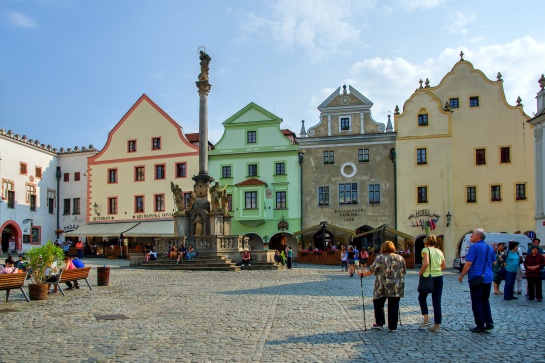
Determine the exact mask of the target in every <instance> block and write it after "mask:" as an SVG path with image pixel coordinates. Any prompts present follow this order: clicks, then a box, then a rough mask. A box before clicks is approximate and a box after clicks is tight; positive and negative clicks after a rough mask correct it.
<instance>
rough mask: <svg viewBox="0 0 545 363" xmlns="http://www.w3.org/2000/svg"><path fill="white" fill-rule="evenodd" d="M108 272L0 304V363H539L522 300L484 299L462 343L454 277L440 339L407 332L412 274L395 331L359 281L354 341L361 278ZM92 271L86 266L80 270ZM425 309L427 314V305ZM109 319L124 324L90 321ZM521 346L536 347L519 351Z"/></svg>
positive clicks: (538, 329) (464, 313)
mask: <svg viewBox="0 0 545 363" xmlns="http://www.w3.org/2000/svg"><path fill="white" fill-rule="evenodd" d="M112 262H113V261H111V260H108V261H107V264H108V265H110V266H111V267H112V269H111V275H110V286H107V287H102V286H96V280H97V277H96V268H93V269H92V271H91V275H90V279H89V280H90V282H91V285H92V287H93V290H92V291H90V290H89V289H88V288H87V287H86V286H85V284H81V289H79V290H70V291H67V292H66V294H67V296H66V297H62V295H60V293H58V294H56V295H50V296H49V298H48V300H45V301H31V302H30V303H27V302H25V301H24V298H23V296H22V294H21V293H20V291H12V293H11V297H10V302H9V303H3V304H2V306H0V312H1V313H2V314H0V317H2V318H3V319H2V320H1V321H2V322H3V323H2V328H1V329H0V338H1V341H2V346H3V354H2V356H1V358H0V361H17V362H394V361H404V362H479V361H480V362H492V361H496V362H497V361H501V362H542V361H544V355H543V349H542V348H543V343H542V341H543V340H542V334H543V333H544V332H545V329H544V319H543V306H544V305H543V304H540V303H537V302H528V301H526V300H525V299H524V295H522V298H521V299H520V300H517V301H504V300H503V298H502V296H496V295H492V296H491V305H492V310H493V317H494V320H495V326H496V328H495V329H494V330H493V331H491V332H487V333H485V334H475V333H471V332H469V331H468V329H469V328H470V327H472V326H473V317H472V314H471V305H470V300H469V289H468V286H467V283H466V282H464V283H463V284H460V283H459V282H458V281H457V277H458V273H457V272H456V271H453V270H449V271H447V272H446V275H445V290H444V293H443V311H444V314H443V327H442V331H441V332H439V333H433V332H429V331H427V330H418V329H417V324H418V323H419V322H420V320H421V316H420V310H419V307H418V301H417V293H416V284H417V277H418V275H417V271H416V270H411V271H410V272H409V273H408V275H407V279H406V281H407V283H406V285H407V286H406V295H405V298H404V299H402V300H401V324H402V325H401V326H400V327H399V330H398V332H397V333H389V332H388V331H376V330H370V329H369V328H370V326H371V325H372V324H373V322H374V318H373V309H372V301H371V293H372V285H373V281H374V278H372V277H371V278H365V279H363V292H364V295H365V314H366V325H367V331H365V329H364V319H363V311H362V297H361V291H362V290H361V285H360V279H359V277H353V278H349V277H348V276H347V275H346V273H342V272H340V268H338V267H333V266H326V267H322V266H311V265H300V266H298V265H296V266H295V268H294V269H292V270H281V271H242V272H187V271H150V270H139V269H133V268H129V267H123V266H112ZM102 263H103V261H101V260H98V259H97V260H88V265H91V266H98V265H102ZM114 263H115V262H114ZM121 263H123V262H121ZM524 284H526V282H524ZM2 297H3V295H2ZM428 300H431V298H428ZM429 305H430V313H431V311H432V309H431V301H429ZM10 310H13V311H10ZM113 314H123V315H126V316H127V317H128V319H123V320H97V319H96V316H100V315H113ZM536 321H537V323H536ZM529 342H534V343H536V346H535V347H533V349H531V350H530V351H528V347H529V345H528V343H529ZM537 344H539V345H540V347H539V348H538V345H537ZM502 352H503V353H505V352H507V354H503V353H502ZM500 356H501V358H500ZM8 357H9V359H8Z"/></svg>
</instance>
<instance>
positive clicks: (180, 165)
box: [85, 94, 199, 243]
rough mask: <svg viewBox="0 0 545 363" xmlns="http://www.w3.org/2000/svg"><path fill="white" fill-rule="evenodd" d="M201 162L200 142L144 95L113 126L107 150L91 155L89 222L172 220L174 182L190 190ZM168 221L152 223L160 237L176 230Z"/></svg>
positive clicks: (187, 190)
mask: <svg viewBox="0 0 545 363" xmlns="http://www.w3.org/2000/svg"><path fill="white" fill-rule="evenodd" d="M198 165H199V161H198V147H197V146H195V145H193V144H192V143H191V142H189V141H188V140H187V138H186V137H185V135H184V134H183V131H182V128H181V127H180V125H178V124H177V123H176V122H175V121H174V120H173V119H172V118H171V117H170V116H169V115H167V114H166V113H165V112H164V111H163V110H162V109H161V108H159V106H157V105H156V104H155V103H154V102H153V101H152V100H151V99H150V98H149V97H148V96H146V95H145V94H144V95H142V96H141V97H140V98H139V99H138V101H137V102H136V103H135V104H134V106H132V107H131V109H130V110H129V111H128V112H127V114H126V115H125V116H124V117H123V118H122V119H121V120H120V121H119V122H118V123H117V125H116V126H115V127H114V128H113V129H112V130H111V131H110V133H109V134H108V140H107V142H106V145H105V146H104V148H103V149H102V151H101V152H100V153H99V154H97V155H96V156H94V157H92V158H89V163H88V169H89V170H88V175H89V179H88V181H89V182H88V188H87V189H88V193H89V199H88V203H87V205H86V206H85V213H86V216H87V221H88V223H90V224H94V223H101V224H104V223H128V222H134V223H139V222H158V221H169V222H170V221H172V220H173V218H172V214H173V210H174V201H173V196H172V192H171V182H172V183H174V185H178V186H179V187H180V188H181V189H182V190H183V191H184V192H185V193H189V191H191V190H193V180H192V179H191V177H192V176H193V175H195V174H197V173H198ZM163 225H164V226H165V227H164V229H165V230H164V231H159V230H157V228H154V227H153V225H150V229H151V230H154V231H157V233H158V234H159V235H160V237H168V236H169V235H170V236H172V235H173V233H174V230H173V229H174V227H173V225H174V223H173V222H170V223H163ZM127 226H128V227H132V226H129V225H127ZM155 226H157V224H156V225H155ZM121 229H123V228H121ZM121 229H119V232H123V231H121ZM135 230H138V229H135ZM133 232H134V230H133ZM99 234H100V231H97V232H96V233H94V232H93V233H92V235H99ZM127 234H130V233H127ZM152 234H153V233H151V234H146V237H149V238H152V237H153V236H152ZM133 237H136V238H137V237H139V236H138V235H134V236H133ZM133 242H136V241H135V240H133ZM139 242H141V243H144V242H146V243H147V242H151V240H146V241H139Z"/></svg>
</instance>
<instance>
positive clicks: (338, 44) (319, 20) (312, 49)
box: [241, 0, 376, 60]
mask: <svg viewBox="0 0 545 363" xmlns="http://www.w3.org/2000/svg"><path fill="white" fill-rule="evenodd" d="M375 3H376V1H375V0H368V1H351V0H341V1H329V0H299V1H292V0H278V1H277V2H276V3H274V5H272V6H271V11H270V15H257V14H253V13H250V14H246V17H245V19H244V21H243V22H242V23H241V28H242V30H243V32H244V35H245V37H244V38H246V40H247V38H248V37H249V36H255V35H258V36H261V37H264V38H265V39H267V38H272V39H273V40H274V42H275V43H276V46H278V47H280V48H283V49H292V48H297V47H300V48H303V49H304V50H305V51H306V52H308V53H309V55H310V59H311V60H317V59H319V58H321V57H322V56H323V55H324V54H327V53H331V52H334V51H335V50H339V49H342V48H343V46H345V45H346V44H350V43H354V42H356V41H357V40H358V38H359V35H360V30H359V28H360V27H361V26H356V24H358V23H359V24H361V22H362V17H358V16H357V13H359V12H360V11H362V10H365V9H370V8H373V7H374V6H375Z"/></svg>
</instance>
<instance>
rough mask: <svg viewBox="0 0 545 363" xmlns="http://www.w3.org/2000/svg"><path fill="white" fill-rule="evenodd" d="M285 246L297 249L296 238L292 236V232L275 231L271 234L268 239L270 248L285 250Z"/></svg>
mask: <svg viewBox="0 0 545 363" xmlns="http://www.w3.org/2000/svg"><path fill="white" fill-rule="evenodd" d="M286 247H291V249H292V250H294V251H298V250H299V248H298V242H297V239H296V238H295V237H293V234H291V233H289V232H283V233H276V234H275V235H273V236H271V239H270V240H269V249H270V250H278V251H282V250H285V249H286Z"/></svg>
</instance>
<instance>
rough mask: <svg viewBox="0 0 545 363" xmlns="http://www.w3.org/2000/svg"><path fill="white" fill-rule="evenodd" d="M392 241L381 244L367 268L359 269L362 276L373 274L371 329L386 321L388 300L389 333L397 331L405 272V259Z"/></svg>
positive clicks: (378, 327)
mask: <svg viewBox="0 0 545 363" xmlns="http://www.w3.org/2000/svg"><path fill="white" fill-rule="evenodd" d="M395 252H396V248H395V246H394V243H393V242H392V241H386V242H384V243H383V244H382V248H381V255H378V256H377V257H376V259H375V262H374V263H373V264H372V265H371V267H369V270H365V271H364V270H362V271H359V272H358V274H359V275H360V276H362V277H364V276H371V275H373V274H374V275H375V276H376V277H375V288H374V290H373V306H374V310H375V324H373V329H382V328H383V327H384V324H385V322H386V319H385V315H384V303H385V302H386V300H388V329H389V330H390V332H391V333H394V332H396V331H397V322H398V313H399V300H400V299H401V298H402V297H403V296H404V293H405V274H406V273H407V270H406V266H405V259H404V258H403V257H401V256H400V255H398V254H397V253H395Z"/></svg>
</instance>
